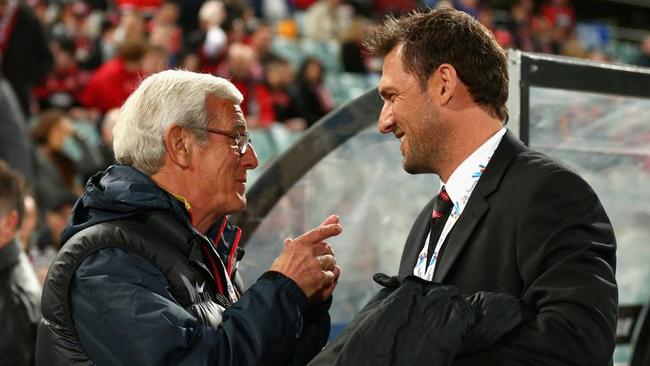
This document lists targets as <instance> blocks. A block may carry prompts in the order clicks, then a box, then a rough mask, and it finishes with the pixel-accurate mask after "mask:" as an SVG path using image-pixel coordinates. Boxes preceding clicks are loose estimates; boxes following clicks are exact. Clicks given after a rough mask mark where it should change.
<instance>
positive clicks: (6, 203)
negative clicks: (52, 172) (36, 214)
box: [0, 160, 25, 226]
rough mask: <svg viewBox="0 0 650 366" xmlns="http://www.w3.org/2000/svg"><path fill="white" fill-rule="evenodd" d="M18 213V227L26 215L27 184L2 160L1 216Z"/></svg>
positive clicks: (0, 186) (0, 183) (0, 162)
mask: <svg viewBox="0 0 650 366" xmlns="http://www.w3.org/2000/svg"><path fill="white" fill-rule="evenodd" d="M12 210H16V211H17V212H18V226H20V223H21V222H22V219H23V215H24V214H25V182H24V180H23V178H22V177H21V176H20V174H18V173H17V172H16V171H14V170H12V169H11V168H10V167H9V165H7V163H5V162H4V161H3V160H0V215H5V214H7V213H9V212H11V211H12Z"/></svg>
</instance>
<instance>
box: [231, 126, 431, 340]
mask: <svg viewBox="0 0 650 366" xmlns="http://www.w3.org/2000/svg"><path fill="white" fill-rule="evenodd" d="M438 186H439V183H438V178H437V177H436V176H434V175H420V176H411V175H408V174H407V173H405V172H404V171H403V169H402V157H401V155H400V152H399V141H398V140H397V139H396V138H395V137H394V136H393V135H392V134H391V135H381V134H380V133H379V132H378V131H377V127H376V126H375V125H372V126H370V127H368V128H366V129H365V130H363V131H361V132H360V133H359V134H357V135H355V136H354V137H352V138H351V139H350V140H348V141H347V142H346V143H344V144H343V145H341V146H339V147H338V148H337V149H336V150H334V151H333V152H331V153H330V154H329V155H328V156H326V157H325V158H323V159H322V160H321V161H320V162H319V163H318V164H316V165H315V166H314V167H313V168H312V169H311V170H310V171H309V172H308V173H307V174H305V175H304V176H303V177H302V178H301V179H300V180H299V181H298V182H297V183H296V184H295V185H294V186H293V187H292V188H291V189H290V190H289V192H288V193H287V194H286V195H285V196H284V197H283V198H282V199H281V200H280V201H279V202H278V203H277V204H276V205H275V206H274V208H273V209H272V210H271V212H270V213H269V214H268V215H267V216H266V217H265V218H264V221H263V222H262V223H261V224H260V226H259V227H258V228H257V230H256V231H255V233H254V234H253V236H252V237H251V238H250V239H249V241H248V242H247V244H246V251H247V252H249V253H250V255H247V256H246V259H245V260H244V261H242V263H241V269H242V272H241V273H242V275H243V276H244V281H245V282H246V284H248V285H250V284H251V283H252V282H253V281H255V279H256V278H257V277H258V276H260V275H261V274H262V273H263V272H264V271H265V270H266V269H268V268H269V267H270V266H271V263H272V261H273V259H274V258H275V257H276V256H277V255H278V254H279V252H280V249H281V246H282V243H283V239H284V238H287V237H295V236H297V235H299V234H301V233H302V232H304V231H306V230H308V229H310V228H312V227H314V226H317V225H318V224H320V222H321V221H322V220H324V219H325V218H326V217H327V216H328V215H330V214H332V213H336V214H338V215H339V216H340V218H341V222H342V224H343V234H341V235H340V236H339V237H337V238H334V239H332V240H331V241H329V243H330V244H331V245H332V247H333V248H334V251H335V253H336V257H337V260H338V261H339V263H340V265H341V267H342V268H343V272H342V275H341V279H340V281H339V285H338V287H337V290H336V293H335V294H334V303H333V305H332V311H331V314H332V323H333V333H335V332H336V331H337V327H340V326H341V325H342V324H345V323H347V322H348V321H349V320H350V319H352V317H353V316H354V314H356V313H357V312H358V311H359V310H360V309H361V307H362V306H363V305H365V303H366V302H367V300H369V298H370V297H371V296H372V295H374V294H375V293H376V291H377V290H378V289H379V286H377V285H374V286H373V285H371V284H372V283H373V282H372V279H371V278H372V275H373V274H374V273H376V272H385V273H387V274H396V273H397V268H398V265H399V260H400V256H401V253H402V248H403V246H404V242H405V240H406V236H407V235H408V231H409V229H410V227H411V225H412V223H413V221H414V220H415V217H416V216H417V214H418V213H419V211H420V210H421V208H422V207H423V206H424V205H425V204H426V203H427V202H428V201H429V199H431V197H432V195H433V192H434V191H436V190H437V188H438Z"/></svg>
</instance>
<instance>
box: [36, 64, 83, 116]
mask: <svg viewBox="0 0 650 366" xmlns="http://www.w3.org/2000/svg"><path fill="white" fill-rule="evenodd" d="M89 77H90V76H89V73H88V72H87V71H86V70H82V69H80V68H79V67H77V66H72V67H69V68H66V69H59V70H56V69H55V70H54V71H53V72H51V73H50V74H48V75H47V77H46V79H45V82H43V84H41V86H39V87H36V88H34V94H35V95H36V97H37V98H38V100H39V102H41V103H42V104H44V105H47V106H48V107H58V108H68V107H71V106H75V105H78V104H80V100H81V95H82V92H83V90H84V87H85V86H86V83H87V82H88V79H89Z"/></svg>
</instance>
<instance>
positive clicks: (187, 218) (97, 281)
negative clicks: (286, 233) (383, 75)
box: [36, 71, 341, 365]
mask: <svg viewBox="0 0 650 366" xmlns="http://www.w3.org/2000/svg"><path fill="white" fill-rule="evenodd" d="M241 102H242V96H241V93H239V91H237V89H236V88H235V87H234V86H233V85H232V84H231V83H230V82H228V81H226V80H224V79H221V78H217V77H214V76H211V75H207V74H196V73H191V72H187V71H164V72H161V73H158V74H155V75H152V76H150V77H149V78H147V79H145V80H144V81H143V82H142V84H141V85H140V86H139V87H138V89H137V90H136V91H135V92H134V93H133V94H132V95H131V96H130V97H129V99H128V100H127V101H126V102H125V104H124V105H123V106H122V109H121V111H120V117H119V120H118V122H117V124H116V126H115V129H114V143H113V147H114V151H115V158H116V161H117V162H118V165H114V166H112V167H110V168H108V169H107V170H106V171H103V172H100V173H98V174H96V175H95V176H94V177H93V178H91V179H90V180H89V181H88V183H87V185H86V192H85V193H84V195H83V196H82V197H81V199H80V200H79V201H78V202H77V204H76V205H75V208H74V210H73V213H72V217H71V219H70V222H69V226H68V227H66V229H65V230H64V231H63V233H62V237H61V242H62V248H61V251H60V252H59V254H58V255H57V257H56V259H55V260H54V263H53V264H52V266H51V267H50V270H49V272H48V276H47V280H46V283H45V287H44V291H43V299H42V308H43V314H44V317H43V321H42V322H41V324H40V325H39V330H38V342H37V354H36V358H37V364H40V365H71V364H77V363H84V364H86V363H88V362H91V363H95V364H98V365H161V364H175V365H176V364H183V365H185V364H186V365H302V364H305V363H306V362H307V361H309V360H310V359H311V358H312V357H313V356H314V355H315V354H316V353H317V352H318V351H319V350H320V349H321V348H322V347H323V345H324V344H325V342H326V340H327V336H328V334H329V326H330V319H329V314H328V310H329V305H330V303H331V294H332V292H333V291H334V288H335V287H336V283H337V280H338V276H339V273H340V269H339V267H338V266H337V265H336V260H335V257H334V255H333V252H332V249H331V247H330V246H329V245H328V244H327V243H326V242H325V240H326V239H327V238H329V237H331V236H334V235H338V234H339V233H340V232H341V226H340V225H339V223H338V218H337V217H336V216H331V217H329V218H327V219H326V220H325V222H324V223H323V224H322V225H321V226H319V227H318V228H315V229H313V230H311V231H309V232H307V233H305V234H303V235H301V236H299V237H297V238H295V239H287V240H286V241H285V243H284V249H283V251H282V252H281V254H280V255H279V257H278V258H277V259H276V261H275V262H274V263H273V265H272V266H271V269H270V270H269V271H268V272H266V273H265V274H263V275H262V276H261V277H260V278H259V279H258V281H257V282H256V283H255V284H253V285H252V286H251V287H250V288H249V289H248V290H247V291H246V292H243V291H242V286H241V284H240V282H239V281H238V275H237V263H238V261H239V260H241V259H242V255H243V250H242V249H240V248H238V243H239V238H240V236H241V231H240V230H239V229H238V228H236V227H233V226H231V225H230V224H229V223H228V219H227V215H228V214H232V213H235V212H239V211H241V210H243V209H244V207H245V206H246V197H245V195H244V193H245V187H246V174H247V171H248V170H251V169H254V168H255V167H257V165H258V160H257V156H256V155H255V151H254V149H253V147H252V146H251V145H250V140H249V138H248V132H247V129H246V121H245V119H244V116H243V114H242V111H241V108H240V106H239V104H240V103H241Z"/></svg>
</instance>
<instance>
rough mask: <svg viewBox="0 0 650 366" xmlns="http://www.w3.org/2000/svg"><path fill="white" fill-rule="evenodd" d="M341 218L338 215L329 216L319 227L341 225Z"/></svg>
mask: <svg viewBox="0 0 650 366" xmlns="http://www.w3.org/2000/svg"><path fill="white" fill-rule="evenodd" d="M339 221H340V220H339V216H338V215H329V216H328V217H327V218H326V219H325V221H323V223H322V224H320V225H319V226H324V225H331V224H338V223H339Z"/></svg>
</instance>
